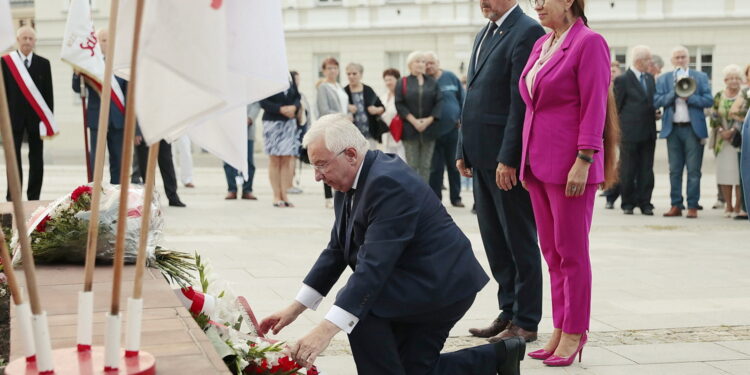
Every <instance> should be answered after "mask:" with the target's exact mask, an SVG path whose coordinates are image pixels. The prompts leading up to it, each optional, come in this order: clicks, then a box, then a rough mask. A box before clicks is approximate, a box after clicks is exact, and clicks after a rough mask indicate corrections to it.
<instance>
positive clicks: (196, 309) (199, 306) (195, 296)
mask: <svg viewBox="0 0 750 375" xmlns="http://www.w3.org/2000/svg"><path fill="white" fill-rule="evenodd" d="M181 290H182V295H184V296H185V298H187V299H189V300H191V301H193V303H192V304H191V305H190V312H191V313H193V314H196V315H198V314H200V313H201V311H203V304H204V303H205V301H206V297H205V296H204V295H203V293H200V292H196V291H195V290H194V289H193V287H192V286H191V287H187V288H182V289H181Z"/></svg>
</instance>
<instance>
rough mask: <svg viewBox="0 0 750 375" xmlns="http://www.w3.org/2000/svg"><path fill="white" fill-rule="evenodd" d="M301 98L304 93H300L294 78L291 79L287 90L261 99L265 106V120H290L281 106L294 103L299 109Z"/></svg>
mask: <svg viewBox="0 0 750 375" xmlns="http://www.w3.org/2000/svg"><path fill="white" fill-rule="evenodd" d="M301 100H302V95H300V93H299V90H298V89H297V85H296V84H295V83H294V81H293V80H292V81H290V82H289V89H288V90H286V92H284V91H282V92H280V93H278V94H276V95H273V96H269V97H268V98H265V99H263V100H261V101H260V106H261V108H263V121H287V120H289V118H288V117H286V116H284V115H282V114H281V107H282V106H285V105H294V106H295V107H297V110H298V111H299V108H300V106H301V104H300V101H301Z"/></svg>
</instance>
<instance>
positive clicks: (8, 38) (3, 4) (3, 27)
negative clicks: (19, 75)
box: [0, 0, 16, 52]
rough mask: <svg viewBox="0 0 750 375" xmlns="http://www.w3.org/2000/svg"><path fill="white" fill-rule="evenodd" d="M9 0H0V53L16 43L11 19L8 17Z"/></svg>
mask: <svg viewBox="0 0 750 375" xmlns="http://www.w3.org/2000/svg"><path fill="white" fill-rule="evenodd" d="M9 1H10V0H0V52H3V51H5V50H6V49H7V48H8V47H10V46H12V45H13V43H15V41H16V35H15V33H14V32H13V19H12V18H11V16H10V3H9Z"/></svg>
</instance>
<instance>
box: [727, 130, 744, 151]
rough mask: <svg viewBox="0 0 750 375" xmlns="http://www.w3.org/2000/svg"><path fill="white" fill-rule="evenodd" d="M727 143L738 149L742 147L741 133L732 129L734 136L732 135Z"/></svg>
mask: <svg viewBox="0 0 750 375" xmlns="http://www.w3.org/2000/svg"><path fill="white" fill-rule="evenodd" d="M729 143H730V144H731V145H732V146H733V147H735V148H740V147H741V146H742V133H741V132H740V131H739V130H737V129H734V135H732V138H731V139H730V140H729Z"/></svg>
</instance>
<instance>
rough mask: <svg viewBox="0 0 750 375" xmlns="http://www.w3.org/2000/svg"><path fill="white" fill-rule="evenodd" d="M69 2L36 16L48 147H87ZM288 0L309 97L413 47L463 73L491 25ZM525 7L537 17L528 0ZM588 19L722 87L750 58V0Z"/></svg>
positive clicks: (331, 0) (464, 11)
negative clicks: (51, 103)
mask: <svg viewBox="0 0 750 375" xmlns="http://www.w3.org/2000/svg"><path fill="white" fill-rule="evenodd" d="M91 1H92V8H93V11H92V13H93V16H94V18H95V23H96V25H97V26H98V27H103V26H105V25H106V23H107V16H108V13H109V2H108V1H106V0H91ZM150 1H154V0H150ZM190 1H198V0H190ZM248 1H277V0H248ZM20 2H22V3H27V4H28V3H30V1H28V0H25V1H20ZM68 2H69V0H35V1H33V8H34V18H33V21H34V24H35V26H36V28H37V30H38V38H39V41H38V43H37V52H38V53H39V54H41V55H43V56H46V57H47V58H49V59H50V61H51V62H52V68H53V75H54V85H55V115H56V117H57V119H58V121H59V122H60V123H61V124H62V126H63V132H62V134H61V135H60V137H58V140H55V141H53V142H54V146H52V145H50V147H63V148H80V147H81V142H82V141H81V138H80V133H81V130H80V124H81V114H80V112H81V110H80V100H79V99H78V98H77V97H76V95H74V94H73V92H72V90H71V82H70V79H71V74H72V69H71V68H70V67H69V66H68V65H67V64H65V63H63V62H62V61H60V58H59V56H60V45H61V42H62V35H63V30H64V26H65V19H66V15H67V5H68ZM281 2H282V5H283V8H284V23H285V29H286V41H287V55H288V59H289V67H290V69H292V70H296V71H298V72H299V73H300V74H301V76H302V85H301V87H300V89H301V91H302V92H303V93H305V94H307V96H308V98H309V100H310V101H311V103H314V100H315V83H316V82H317V81H318V79H319V72H320V62H321V61H322V60H323V59H324V58H326V57H328V56H333V57H335V58H336V59H338V60H339V62H340V63H341V68H342V69H341V71H342V73H341V80H342V83H344V84H345V83H346V77H345V74H344V67H345V66H346V64H348V63H350V62H357V63H360V64H362V65H363V66H364V68H365V71H364V82H365V83H366V84H368V85H370V86H372V87H373V88H374V89H375V90H376V92H378V93H381V92H383V90H384V86H383V84H382V79H381V74H382V72H383V70H384V69H387V68H391V67H393V68H397V69H399V70H400V71H401V72H402V74H403V73H405V71H406V67H405V62H404V60H405V58H406V55H407V54H408V53H409V52H411V51H414V50H422V51H427V50H430V51H434V52H436V53H437V54H438V56H439V58H440V60H441V64H442V67H443V68H444V69H448V70H451V71H453V72H455V73H456V74H457V75H459V76H461V75H462V74H465V71H466V69H467V67H468V63H467V62H468V59H469V54H470V53H471V47H472V43H473V40H474V36H475V35H476V33H477V32H478V31H479V30H480V29H481V28H482V26H483V25H484V24H485V23H486V22H487V21H486V20H485V19H484V18H483V17H482V14H481V12H480V9H479V0H281ZM519 3H520V4H521V7H522V8H523V9H524V11H525V12H526V13H527V14H530V15H531V16H532V17H535V13H534V11H533V9H531V7H530V3H529V1H528V0H519ZM14 12H15V11H14ZM586 15H587V16H588V18H589V23H590V26H591V27H592V28H593V29H595V30H597V31H598V32H600V33H602V34H603V35H604V36H605V37H606V39H607V41H608V42H609V45H610V47H611V49H612V57H613V59H616V60H617V61H619V62H621V63H622V65H623V66H626V65H627V63H628V61H627V51H628V50H629V49H630V48H631V47H633V46H635V45H638V44H645V45H648V46H650V47H651V48H652V50H653V52H654V53H655V54H658V55H660V56H661V57H662V58H664V60H665V63H666V66H665V70H669V69H671V64H670V63H669V55H670V51H671V50H672V48H673V47H674V46H676V45H679V44H682V45H685V46H686V47H688V48H689V50H690V51H691V61H692V64H693V65H692V66H693V67H695V68H697V69H700V70H703V71H705V72H707V73H709V75H710V76H711V78H712V82H713V91H714V92H715V91H717V90H718V89H720V88H722V87H723V77H721V70H722V69H723V67H724V66H726V65H728V64H738V65H740V66H742V67H743V68H744V67H745V66H746V65H747V64H750V48H748V47H750V45H749V44H750V41H749V40H748V38H747V35H750V0H589V1H587V8H586ZM259 52H260V51H259ZM66 129H74V130H73V131H66Z"/></svg>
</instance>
